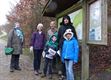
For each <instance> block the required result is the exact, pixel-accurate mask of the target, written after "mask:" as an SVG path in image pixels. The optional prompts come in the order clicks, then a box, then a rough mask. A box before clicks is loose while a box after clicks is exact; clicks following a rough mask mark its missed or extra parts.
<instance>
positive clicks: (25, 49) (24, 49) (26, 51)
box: [23, 48, 33, 60]
mask: <svg viewBox="0 0 111 80" xmlns="http://www.w3.org/2000/svg"><path fill="white" fill-rule="evenodd" d="M23 55H26V56H29V57H30V58H31V60H32V59H33V53H30V50H29V48H23Z"/></svg>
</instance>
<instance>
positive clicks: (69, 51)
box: [61, 37, 79, 63]
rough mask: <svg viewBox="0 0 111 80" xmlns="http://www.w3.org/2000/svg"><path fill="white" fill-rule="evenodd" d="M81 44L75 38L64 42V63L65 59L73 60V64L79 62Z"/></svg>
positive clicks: (62, 56)
mask: <svg viewBox="0 0 111 80" xmlns="http://www.w3.org/2000/svg"><path fill="white" fill-rule="evenodd" d="M78 53H79V44H78V41H77V40H76V39H75V38H74V37H73V38H72V39H70V40H64V42H63V48H62V54H61V58H62V62H64V59H69V60H73V62H75V63H77V62H78Z"/></svg>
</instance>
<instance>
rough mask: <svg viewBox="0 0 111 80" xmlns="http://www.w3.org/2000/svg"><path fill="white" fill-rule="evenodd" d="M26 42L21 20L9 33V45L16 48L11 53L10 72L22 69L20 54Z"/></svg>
mask: <svg viewBox="0 0 111 80" xmlns="http://www.w3.org/2000/svg"><path fill="white" fill-rule="evenodd" d="M23 43H24V34H23V32H22V29H21V26H20V23H19V22H16V23H15V25H14V28H13V29H11V30H10V32H9V34H8V42H7V47H12V48H13V49H14V51H13V53H12V55H11V62H10V72H14V70H19V71H20V70H21V68H20V66H19V58H20V54H22V48H23Z"/></svg>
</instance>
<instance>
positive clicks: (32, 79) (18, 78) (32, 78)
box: [0, 40, 58, 80]
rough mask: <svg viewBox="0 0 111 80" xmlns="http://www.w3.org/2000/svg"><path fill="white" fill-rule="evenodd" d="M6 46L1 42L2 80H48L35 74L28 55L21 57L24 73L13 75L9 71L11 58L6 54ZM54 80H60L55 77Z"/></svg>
mask: <svg viewBox="0 0 111 80" xmlns="http://www.w3.org/2000/svg"><path fill="white" fill-rule="evenodd" d="M4 46H5V44H4V41H2V40H0V80H48V79H47V78H41V77H40V75H39V76H37V75H35V74H34V73H33V66H32V61H31V60H30V58H29V56H26V55H21V57H20V67H21V68H22V71H14V72H13V73H11V72H10V69H9V65H10V56H6V55H5V54H4V52H3V50H4ZM52 80H58V79H57V76H55V75H54V76H53V79H52Z"/></svg>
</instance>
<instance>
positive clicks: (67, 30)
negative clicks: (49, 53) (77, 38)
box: [63, 29, 74, 40]
mask: <svg viewBox="0 0 111 80" xmlns="http://www.w3.org/2000/svg"><path fill="white" fill-rule="evenodd" d="M67 34H71V38H72V37H73V35H74V34H73V32H72V31H71V29H66V31H65V33H64V35H63V37H64V38H65V39H66V40H68V39H67V37H66V35H67ZM71 38H70V39H71Z"/></svg>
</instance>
